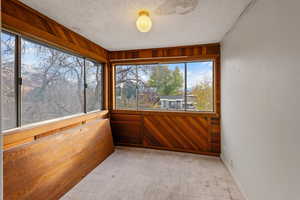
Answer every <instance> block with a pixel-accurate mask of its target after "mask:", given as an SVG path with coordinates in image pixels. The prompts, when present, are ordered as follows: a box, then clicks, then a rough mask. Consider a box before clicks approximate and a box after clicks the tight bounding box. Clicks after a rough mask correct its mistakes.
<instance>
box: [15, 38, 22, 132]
mask: <svg viewBox="0 0 300 200" xmlns="http://www.w3.org/2000/svg"><path fill="white" fill-rule="evenodd" d="M15 41H16V42H15V45H16V46H15V67H16V68H15V71H16V72H15V84H16V86H15V87H16V111H17V113H16V114H17V115H16V116H17V127H20V126H21V125H22V116H21V114H22V111H21V109H22V108H21V98H22V94H21V89H22V88H21V87H22V75H21V53H22V52H21V48H22V47H21V37H20V36H19V35H16V38H15Z"/></svg>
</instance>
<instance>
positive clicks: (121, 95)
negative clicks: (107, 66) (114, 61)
mask: <svg viewBox="0 0 300 200" xmlns="http://www.w3.org/2000/svg"><path fill="white" fill-rule="evenodd" d="M137 80H138V76H137V67H136V66H135V65H128V66H127V65H126V66H116V89H115V92H116V108H117V109H134V110H136V109H137V100H136V93H137V91H136V87H137Z"/></svg>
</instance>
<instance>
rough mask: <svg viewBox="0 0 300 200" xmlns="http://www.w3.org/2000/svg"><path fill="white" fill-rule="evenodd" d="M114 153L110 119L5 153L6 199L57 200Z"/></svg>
mask: <svg viewBox="0 0 300 200" xmlns="http://www.w3.org/2000/svg"><path fill="white" fill-rule="evenodd" d="M74 144H75V145H74ZM113 150H114V147H113V141H112V136H111V130H110V124H109V120H108V119H97V120H93V121H90V122H87V123H86V124H83V125H81V126H78V127H75V128H71V129H68V130H65V131H61V132H59V133H57V134H55V135H51V136H47V137H43V138H40V139H39V140H36V141H33V142H30V143H27V144H23V145H19V146H17V147H13V148H10V149H8V150H5V151H4V152H3V168H4V199H7V200H25V199H26V200H29V199H30V200H45V199H47V200H57V199H59V198H60V197H61V196H63V195H64V194H65V193H66V192H67V191H68V190H69V189H71V188H72V187H73V186H74V185H76V184H77V183H78V182H79V181H80V180H81V179H82V178H83V177H84V176H86V175H87V174H88V173H89V172H90V171H91V170H93V169H94V168H95V167H96V166H97V165H99V164H100V163H101V162H102V161H103V160H104V159H105V158H106V157H108V156H109V155H110V154H111V153H112V152H113ZM99 187H101V186H99Z"/></svg>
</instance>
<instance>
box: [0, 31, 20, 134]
mask: <svg viewBox="0 0 300 200" xmlns="http://www.w3.org/2000/svg"><path fill="white" fill-rule="evenodd" d="M15 39H16V38H15V36H13V35H9V34H6V33H1V62H2V63H1V70H2V71H1V81H2V83H1V87H2V88H1V89H2V90H1V96H2V104H1V106H2V129H3V130H6V129H10V128H15V127H16V125H17V123H16V120H17V116H16V89H15V88H16V86H15Z"/></svg>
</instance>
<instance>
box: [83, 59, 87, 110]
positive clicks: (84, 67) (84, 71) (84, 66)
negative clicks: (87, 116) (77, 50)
mask: <svg viewBox="0 0 300 200" xmlns="http://www.w3.org/2000/svg"><path fill="white" fill-rule="evenodd" d="M83 82H84V83H83V98H84V99H83V109H84V113H87V104H86V102H87V100H86V89H87V83H86V58H85V59H84V61H83Z"/></svg>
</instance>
